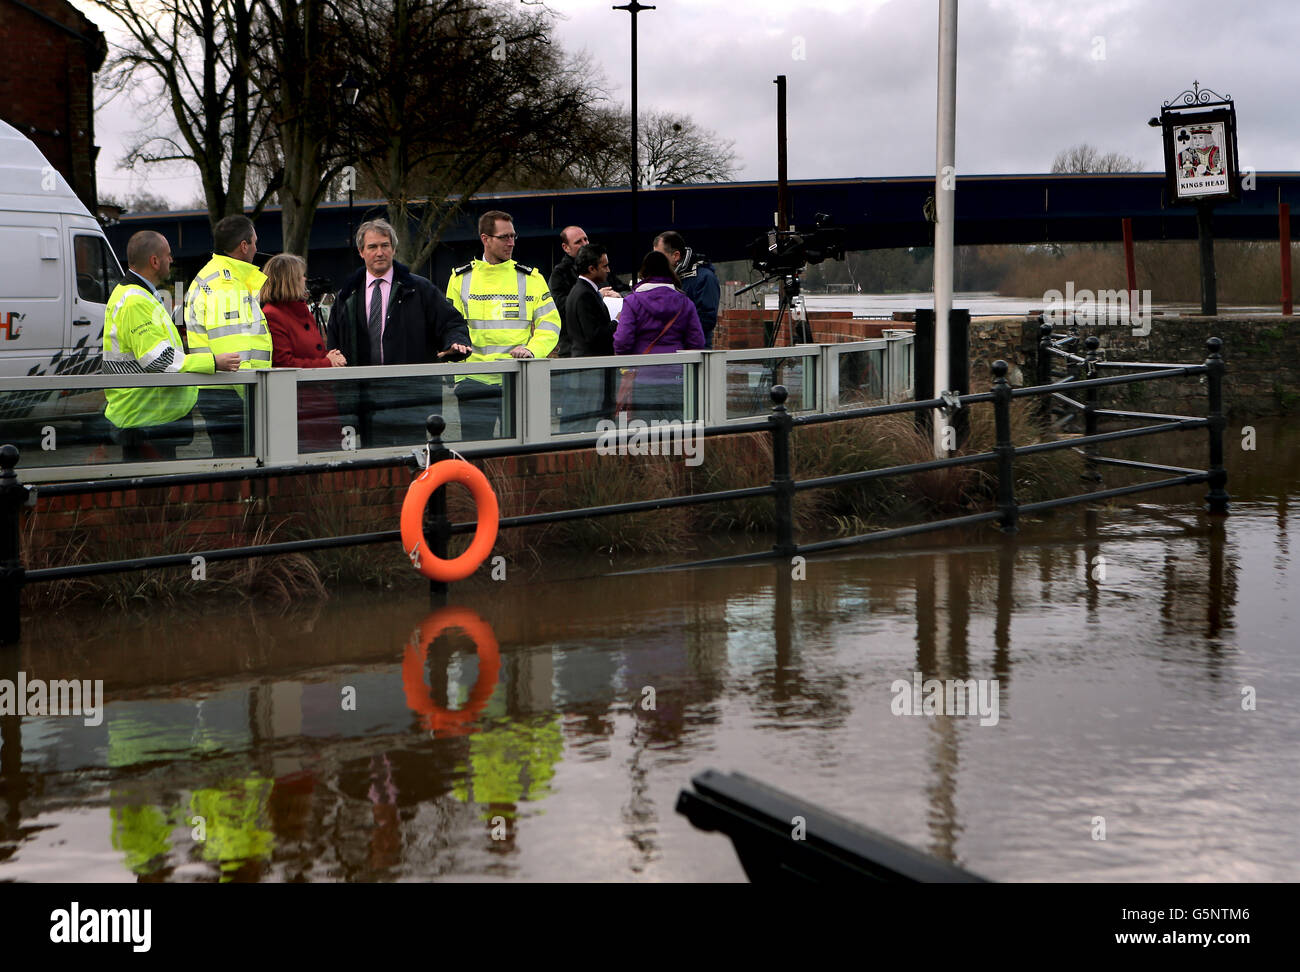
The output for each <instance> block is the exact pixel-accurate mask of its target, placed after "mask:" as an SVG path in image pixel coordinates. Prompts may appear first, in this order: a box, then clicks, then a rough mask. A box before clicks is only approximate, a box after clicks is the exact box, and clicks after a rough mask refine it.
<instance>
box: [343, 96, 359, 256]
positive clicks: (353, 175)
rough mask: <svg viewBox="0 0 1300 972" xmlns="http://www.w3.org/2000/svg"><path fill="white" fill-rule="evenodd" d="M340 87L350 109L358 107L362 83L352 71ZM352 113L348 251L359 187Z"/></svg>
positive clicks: (346, 176)
mask: <svg viewBox="0 0 1300 972" xmlns="http://www.w3.org/2000/svg"><path fill="white" fill-rule="evenodd" d="M339 88H340V89H341V90H342V92H343V100H344V101H345V102H346V103H347V106H348V108H349V109H354V108H356V106H357V98H358V96H360V94H361V85H359V84H358V83H357V82H356V80H355V79H354V78H353V77H352V73H351V72H348V73H347V74H346V75H344V77H343V80H342V81H341V82H339ZM352 115H353V112H352V111H351V110H349V111H348V154H349V155H350V156H351V159H352V161H351V162H350V163H349V164H348V165H346V166H344V167H343V183H344V185H346V186H347V187H348V239H347V244H346V246H345V250H346V251H348V252H350V251H351V250H352V193H353V191H354V190H355V189H356V187H357V163H356V158H357V145H356V132H355V130H354V128H353V123H352Z"/></svg>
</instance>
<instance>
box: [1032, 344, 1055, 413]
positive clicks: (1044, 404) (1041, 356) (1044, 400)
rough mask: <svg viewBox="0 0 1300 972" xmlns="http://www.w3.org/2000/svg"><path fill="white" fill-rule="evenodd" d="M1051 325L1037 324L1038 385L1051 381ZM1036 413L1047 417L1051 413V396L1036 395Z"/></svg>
mask: <svg viewBox="0 0 1300 972" xmlns="http://www.w3.org/2000/svg"><path fill="white" fill-rule="evenodd" d="M1051 347H1052V325H1051V324H1048V323H1047V322H1046V321H1042V322H1041V323H1040V324H1039V325H1038V359H1037V360H1036V361H1035V362H1034V366H1035V373H1034V382H1035V384H1039V385H1050V384H1051V383H1052V352H1051ZM1038 414H1039V417H1041V418H1044V419H1046V418H1049V417H1050V416H1051V414H1052V396H1051V395H1039V396H1038Z"/></svg>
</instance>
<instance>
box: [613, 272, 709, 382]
mask: <svg viewBox="0 0 1300 972" xmlns="http://www.w3.org/2000/svg"><path fill="white" fill-rule="evenodd" d="M674 314H676V315H677V320H676V321H675V322H674V323H673V326H672V327H670V328H669V329H668V333H666V334H665V335H664V336H663V337H662V338H660V339H659V341H658V343H656V344H655V346H654V350H653V351H651V352H650V353H651V354H659V353H661V352H672V351H683V350H693V349H702V348H703V347H704V331H703V330H702V329H701V328H700V315H699V314H698V313H697V312H696V310H695V304H694V303H692V302H691V299H690V298H689V297H687V296H686V295H685V294H684V293H682V292H681V291H680V290H678V289H677V288H675V287H674V286H673V284H672V281H671V280H669V279H668V278H667V277H647V278H646V279H645V280H642V281H641V282H640V283H638V284H637V286H636V289H635V290H634V291H632V293H630V294H628V296H627V297H626V298H625V299H624V301H623V310H622V311H621V312H620V313H619V315H618V330H616V331H615V332H614V353H615V354H645V353H646V349H647V348H649V347H650V344H651V342H652V341H654V339H655V338H656V337H658V336H659V332H660V331H662V330H663V329H664V325H665V324H667V323H668V322H669V321H670V320H672V318H673V315H674ZM646 374H647V375H648V374H649V373H648V372H646Z"/></svg>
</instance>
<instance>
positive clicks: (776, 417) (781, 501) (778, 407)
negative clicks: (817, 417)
mask: <svg viewBox="0 0 1300 972" xmlns="http://www.w3.org/2000/svg"><path fill="white" fill-rule="evenodd" d="M789 397H790V393H789V392H788V391H786V387H785V385H775V386H773V388H772V403H773V404H772V414H771V415H770V416H769V419H770V421H771V423H772V486H773V487H774V488H775V489H776V496H775V498H776V543H775V544H774V545H773V546H772V552H773V553H774V554H776V555H777V556H778V557H793V556H794V553H795V550H796V549H797V548H796V547H795V543H794V480H792V479H791V478H790V430H791V429H792V428H794V419H793V418H791V416H790V413H789V412H787V411H786V410H785V401H786V399H787V398H789Z"/></svg>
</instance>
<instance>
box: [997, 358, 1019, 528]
mask: <svg viewBox="0 0 1300 972" xmlns="http://www.w3.org/2000/svg"><path fill="white" fill-rule="evenodd" d="M993 425H994V431H995V433H996V436H997V443H996V444H995V445H994V447H993V451H994V452H996V453H997V454H998V511H999V512H1000V513H1001V514H1002V517H1001V519H999V520H998V525H999V526H1001V527H1002V530H1003V532H1005V533H1015V532H1016V521H1017V520H1018V519H1019V516H1020V514H1019V510H1018V509H1017V507H1016V489H1015V487H1016V481H1015V478H1014V477H1015V473H1014V471H1013V470H1012V468H1011V464H1012V460H1013V459H1014V458H1015V455H1016V447H1015V445H1013V444H1012V442H1011V386H1010V385H1009V384H1007V363H1006V362H1005V361H1003V360H1002V359H1001V358H999V359H998V360H997V361H994V362H993Z"/></svg>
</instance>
